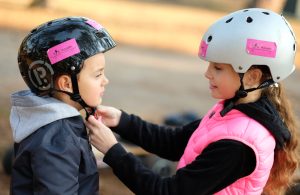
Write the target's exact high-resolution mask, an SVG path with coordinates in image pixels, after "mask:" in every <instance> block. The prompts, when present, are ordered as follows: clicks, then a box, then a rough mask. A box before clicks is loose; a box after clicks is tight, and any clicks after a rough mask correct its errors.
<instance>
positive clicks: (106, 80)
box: [103, 75, 109, 85]
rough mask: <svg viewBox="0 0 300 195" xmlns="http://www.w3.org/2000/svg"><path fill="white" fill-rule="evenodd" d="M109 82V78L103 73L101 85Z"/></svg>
mask: <svg viewBox="0 0 300 195" xmlns="http://www.w3.org/2000/svg"><path fill="white" fill-rule="evenodd" d="M108 83H109V80H108V78H107V77H106V76H105V75H104V78H103V85H107V84H108Z"/></svg>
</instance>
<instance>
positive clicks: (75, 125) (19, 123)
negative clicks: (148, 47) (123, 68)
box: [10, 17, 116, 195]
mask: <svg viewBox="0 0 300 195" xmlns="http://www.w3.org/2000/svg"><path fill="white" fill-rule="evenodd" d="M115 45H116V44H115V42H114V41H113V39H112V38H111V36H110V35H109V34H108V32H107V31H106V30H105V29H104V28H103V27H102V26H101V25H100V24H98V23H97V22H95V21H93V20H91V19H88V18H83V17H68V18H61V19H56V20H53V21H49V22H47V23H44V24H42V25H40V26H38V27H37V28H35V29H33V30H32V31H31V32H30V33H29V34H28V35H27V36H26V37H25V38H24V40H23V42H22V43H21V45H20V49H19V54H18V63H19V69H20V72H21V75H22V77H23V79H24V81H25V82H26V84H27V86H28V87H29V88H30V90H24V91H19V92H17V93H15V94H13V95H12V96H11V102H12V108H11V115H10V122H11V127H12V130H13V137H14V141H15V146H14V152H15V160H14V164H13V170H12V180H11V193H12V194H22V195H23V194H64V195H65V194H98V193H99V175H98V169H97V164H96V161H95V157H94V155H93V153H92V150H91V146H90V143H89V140H88V135H87V132H86V127H85V124H84V120H83V119H82V117H81V115H80V112H79V111H80V110H82V109H84V110H85V111H86V115H87V116H89V115H90V114H93V111H94V110H95V108H96V107H97V106H98V105H99V104H100V103H101V100H102V97H103V93H104V89H105V85H106V84H108V79H107V78H106V76H105V74H104V68H105V58H104V54H103V53H104V52H106V51H108V50H110V49H112V48H113V47H115Z"/></svg>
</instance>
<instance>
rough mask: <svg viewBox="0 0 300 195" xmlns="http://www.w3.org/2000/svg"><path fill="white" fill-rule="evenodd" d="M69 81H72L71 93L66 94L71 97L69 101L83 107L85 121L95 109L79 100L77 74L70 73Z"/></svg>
mask: <svg viewBox="0 0 300 195" xmlns="http://www.w3.org/2000/svg"><path fill="white" fill-rule="evenodd" d="M71 81H72V87H73V93H67V94H68V95H69V96H70V97H71V100H73V101H75V102H78V103H79V104H80V105H81V106H82V107H83V109H84V110H85V113H86V116H85V120H87V119H88V118H89V116H90V115H94V114H95V111H96V108H95V107H91V106H89V105H87V104H86V103H85V101H84V100H83V99H82V98H81V95H80V93H79V87H78V81H77V74H76V73H75V72H72V73H71Z"/></svg>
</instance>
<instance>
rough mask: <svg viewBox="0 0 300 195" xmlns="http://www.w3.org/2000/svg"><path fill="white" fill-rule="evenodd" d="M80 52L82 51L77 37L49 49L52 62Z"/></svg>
mask: <svg viewBox="0 0 300 195" xmlns="http://www.w3.org/2000/svg"><path fill="white" fill-rule="evenodd" d="M78 53H80V49H79V47H78V44H77V42H76V40H75V39H70V40H68V41H65V42H62V43H60V44H58V45H56V46H54V47H51V48H50V49H48V51H47V55H48V58H49V60H50V62H51V64H55V63H56V62H59V61H62V60H64V59H66V58H68V57H70V56H73V55H75V54H78Z"/></svg>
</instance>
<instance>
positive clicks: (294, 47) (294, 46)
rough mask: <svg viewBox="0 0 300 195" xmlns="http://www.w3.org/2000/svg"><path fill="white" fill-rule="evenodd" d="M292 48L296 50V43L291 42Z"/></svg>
mask: <svg viewBox="0 0 300 195" xmlns="http://www.w3.org/2000/svg"><path fill="white" fill-rule="evenodd" d="M293 50H294V51H296V44H295V43H294V44H293Z"/></svg>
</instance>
